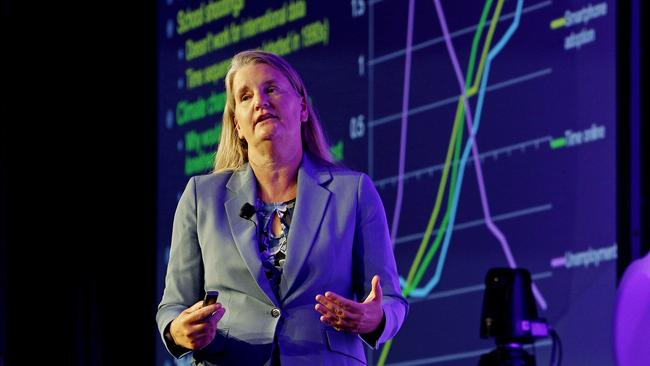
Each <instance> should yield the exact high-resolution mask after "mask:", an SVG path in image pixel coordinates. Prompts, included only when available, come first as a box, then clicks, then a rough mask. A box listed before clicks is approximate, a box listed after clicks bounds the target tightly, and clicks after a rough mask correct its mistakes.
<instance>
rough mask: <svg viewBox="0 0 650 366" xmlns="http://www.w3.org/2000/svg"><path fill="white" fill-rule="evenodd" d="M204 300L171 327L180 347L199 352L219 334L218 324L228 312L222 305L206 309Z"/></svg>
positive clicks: (175, 341) (216, 304)
mask: <svg viewBox="0 0 650 366" xmlns="http://www.w3.org/2000/svg"><path fill="white" fill-rule="evenodd" d="M202 306H203V300H201V301H199V302H197V303H196V304H194V305H192V307H190V308H187V309H185V310H184V311H183V312H182V313H181V314H180V315H179V316H178V317H177V318H176V319H174V320H173V321H172V323H171V325H170V326H169V332H170V333H171V336H172V338H173V339H174V343H176V344H177V345H179V346H182V347H185V348H188V349H191V350H197V349H201V348H203V347H205V346H207V345H208V344H210V342H212V340H213V339H214V337H215V335H216V334H217V323H218V322H219V320H220V319H221V317H222V316H223V314H224V313H225V312H226V309H225V308H224V307H223V306H221V304H220V303H218V302H217V303H214V304H212V305H208V306H206V307H202Z"/></svg>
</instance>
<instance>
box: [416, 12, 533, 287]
mask: <svg viewBox="0 0 650 366" xmlns="http://www.w3.org/2000/svg"><path fill="white" fill-rule="evenodd" d="M522 5H523V0H517V10H516V12H515V18H514V20H513V21H512V24H511V25H510V27H509V28H508V30H507V31H506V33H505V34H504V35H503V37H501V39H500V40H499V42H498V43H497V44H496V46H494V48H492V49H491V50H490V52H489V53H488V56H487V60H486V63H485V70H484V72H483V79H481V87H480V89H479V96H478V102H477V105H476V114H475V116H474V117H475V118H474V125H473V126H472V132H471V134H470V136H469V138H468V139H467V142H466V143H465V149H464V150H463V156H462V158H461V162H460V167H459V176H458V180H457V181H456V186H455V188H454V200H453V205H452V208H451V215H450V216H451V217H450V221H449V227H454V221H455V220H456V210H457V209H458V202H459V197H460V190H461V187H462V182H463V176H464V173H465V166H466V164H467V158H468V156H469V152H470V149H471V147H472V142H473V140H474V136H476V132H477V131H478V128H479V125H480V122H481V112H482V110H483V101H484V99H485V89H486V85H487V79H488V76H489V74H490V65H491V64H492V60H493V59H494V58H495V57H496V56H497V54H499V52H501V50H502V49H503V47H504V46H505V45H506V43H507V42H508V41H509V40H510V38H511V37H512V35H513V33H514V32H515V30H516V29H517V27H518V26H519V19H520V18H521V10H522ZM452 233H453V230H447V232H446V233H445V240H444V243H443V245H442V249H441V251H440V257H438V263H437V265H436V272H435V274H434V275H433V277H432V278H431V280H429V282H427V284H426V285H424V286H423V287H416V288H414V289H413V291H411V293H410V295H409V296H412V297H425V296H427V295H428V294H429V293H430V292H431V290H433V288H434V287H436V286H437V285H438V283H439V282H440V278H441V276H442V269H443V267H444V263H445V260H446V257H447V250H448V249H449V242H450V241H451V236H452Z"/></svg>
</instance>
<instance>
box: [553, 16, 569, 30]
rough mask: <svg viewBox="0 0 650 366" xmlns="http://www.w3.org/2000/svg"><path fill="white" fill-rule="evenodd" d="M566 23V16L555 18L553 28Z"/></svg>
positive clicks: (560, 26)
mask: <svg viewBox="0 0 650 366" xmlns="http://www.w3.org/2000/svg"><path fill="white" fill-rule="evenodd" d="M565 25H566V18H564V17H562V18H557V19H553V21H551V29H558V28H562V27H564V26H565Z"/></svg>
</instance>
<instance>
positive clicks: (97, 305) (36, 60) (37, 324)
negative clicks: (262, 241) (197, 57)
mask: <svg viewBox="0 0 650 366" xmlns="http://www.w3.org/2000/svg"><path fill="white" fill-rule="evenodd" d="M621 3H625V2H621ZM638 3H642V1H638ZM621 6H622V7H624V6H625V5H621ZM621 10H622V11H623V9H621ZM641 12H642V14H646V15H650V14H648V5H647V4H644V6H643V9H642V10H641ZM621 16H622V15H621ZM155 20H156V12H155V2H152V1H149V2H132V3H129V4H128V5H124V4H118V3H103V2H102V3H92V4H90V3H79V4H59V3H57V4H53V3H51V2H43V3H41V4H39V3H33V2H18V1H3V3H2V21H1V22H0V27H1V30H0V34H1V36H2V41H1V42H2V43H1V45H2V51H1V55H2V57H1V60H2V64H3V66H2V68H1V70H2V78H1V80H2V82H1V83H2V97H1V98H2V99H1V100H2V103H1V104H0V105H1V106H2V108H1V111H2V112H1V113H2V115H1V116H2V117H1V120H0V126H1V127H0V128H1V132H0V141H1V145H0V149H1V151H2V152H1V159H2V160H1V161H0V243H1V246H0V365H17V364H25V363H33V362H48V361H51V362H56V363H57V364H80V365H99V364H106V365H113V364H124V363H128V364H136V363H142V364H153V362H154V353H153V349H154V341H155V339H153V338H152V337H151V334H152V331H154V329H155V324H154V314H155V308H156V305H157V301H158V299H157V298H156V293H155V288H154V276H155V256H154V253H155V217H156V216H155V214H156V207H155V187H156V182H155V173H156V172H155V161H156V157H155V151H156V141H155V139H156V133H155V131H156V103H155V95H156V90H155V85H156V69H155V65H156V54H155V52H156V44H155V39H156V34H155V30H156V26H155ZM626 26H631V23H627V24H625V23H622V25H621V27H622V28H621V33H620V35H621V38H622V40H623V41H624V40H625V39H627V40H628V42H620V44H621V45H622V47H623V48H625V47H630V46H631V45H630V41H629V39H630V37H629V33H628V34H627V36H628V37H627V38H625V36H626V33H625V31H626V29H627V27H626ZM642 26H643V27H648V24H647V22H646V23H645V24H643V25H642ZM640 42H641V45H642V47H641V50H642V53H643V55H642V56H641V59H642V61H641V62H640V65H644V62H645V63H646V64H647V59H648V56H647V53H648V45H647V44H648V41H647V39H642V40H641V41H640ZM621 52H624V54H628V53H629V50H625V49H622V50H621ZM621 57H623V60H624V59H625V56H624V55H623V56H621ZM628 63H629V59H628ZM620 65H622V67H621V69H620V70H619V72H620V76H619V78H620V79H621V80H622V81H621V85H620V87H623V88H625V87H629V86H630V85H631V84H632V83H631V80H629V78H631V76H630V75H631V73H630V70H629V69H627V68H625V67H624V66H623V65H626V63H621V64H620ZM641 73H642V75H641V78H642V82H641V85H648V82H647V81H648V75H647V72H645V71H644V70H641ZM626 75H627V76H626ZM626 77H627V78H628V79H625V78H626ZM625 80H627V82H626V81H625ZM626 93H628V94H627V95H630V94H631V93H629V92H628V91H626V90H619V94H620V95H621V98H625V96H626ZM647 100H648V97H647V92H645V93H644V92H643V91H642V95H641V97H640V101H639V102H640V103H639V104H640V105H641V108H643V110H642V111H641V120H643V119H644V118H647V117H645V116H647V106H645V105H644V103H643V102H646V104H647ZM620 113H621V117H622V118H623V119H622V120H626V119H627V118H628V117H630V115H631V113H630V112H629V111H628V113H629V114H627V115H626V114H625V113H626V112H625V111H622V112H620ZM622 126H625V125H622ZM126 127H128V128H126ZM640 128H641V132H640V133H639V134H634V135H633V134H632V132H631V131H632V129H631V128H628V129H627V130H626V129H625V127H622V128H621V130H620V134H621V135H624V134H625V132H627V135H626V136H625V135H624V136H621V139H622V141H620V146H621V149H623V151H621V154H620V155H621V156H622V157H623V159H624V157H625V151H624V150H625V148H626V146H627V147H629V146H630V143H629V142H630V140H629V139H630V138H634V139H638V141H641V161H639V162H638V164H634V165H633V166H632V164H627V166H626V164H623V163H624V162H625V161H623V160H622V161H621V162H620V163H621V164H620V165H621V167H622V171H621V172H620V176H619V179H620V181H621V182H622V183H628V184H627V185H626V184H621V185H619V189H620V190H621V191H620V192H619V197H621V198H623V199H626V197H628V198H629V197H631V193H632V192H631V188H630V187H632V186H633V185H632V182H630V179H629V178H628V177H629V172H630V171H631V170H633V169H635V168H636V169H637V170H639V171H640V174H641V182H640V184H639V185H637V189H639V190H640V195H641V197H642V200H641V210H642V212H643V214H642V215H641V226H640V228H643V229H645V230H648V229H647V228H649V227H650V221H649V220H650V218H649V216H648V201H647V200H648V197H649V196H650V192H649V189H650V181H649V179H648V178H649V177H648V166H649V165H650V164H649V163H648V161H649V160H648V159H649V157H650V152H649V149H648V144H647V143H645V141H647V137H648V128H647V125H646V126H644V125H643V124H641V126H640ZM127 130H128V133H125V131H127ZM631 135H632V136H631ZM626 139H627V141H626ZM630 154H631V155H632V153H630ZM628 156H629V155H628ZM628 161H632V160H628ZM632 207H633V205H631V204H629V202H627V203H626V201H624V200H623V201H622V203H621V207H620V210H621V211H625V212H621V211H619V219H620V222H621V227H620V229H621V230H625V228H626V227H628V226H627V225H626V220H627V221H628V222H629V220H630V216H632V215H634V214H638V213H635V212H632ZM622 235H623V236H625V235H629V236H630V237H632V236H634V235H638V237H640V238H641V240H640V242H641V243H642V246H643V247H642V248H641V250H640V251H638V250H637V251H638V252H642V253H645V252H647V250H648V249H649V245H650V240H649V239H648V238H647V235H648V234H647V231H646V232H643V231H639V232H634V231H633V232H630V233H629V234H622ZM643 235H645V237H644V236H643ZM637 255H638V254H635V251H634V250H631V251H630V254H629V255H628V257H627V258H622V260H621V263H620V264H621V266H624V265H625V264H627V263H626V262H627V261H629V259H633V258H635V257H636V256H637ZM125 357H126V358H125Z"/></svg>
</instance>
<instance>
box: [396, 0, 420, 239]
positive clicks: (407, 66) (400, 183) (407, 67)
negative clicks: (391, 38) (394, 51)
mask: <svg viewBox="0 0 650 366" xmlns="http://www.w3.org/2000/svg"><path fill="white" fill-rule="evenodd" d="M414 12H415V0H409V18H408V26H407V27H408V28H407V30H406V60H405V62H404V92H403V93H402V129H401V133H400V141H399V173H398V176H397V198H396V199H395V209H394V210H393V212H394V214H393V223H392V225H391V231H390V233H391V235H390V241H391V243H392V244H393V246H395V239H396V238H397V227H398V226H399V217H400V214H401V212H402V199H403V196H404V165H405V161H406V132H407V125H408V111H409V92H410V88H411V53H412V52H411V51H412V46H413V13H414Z"/></svg>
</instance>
